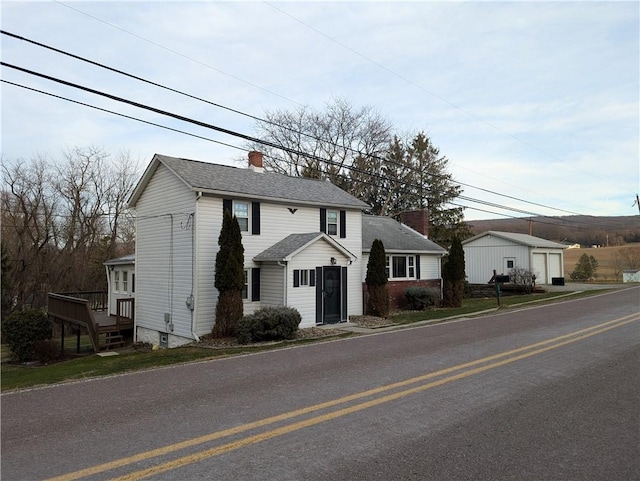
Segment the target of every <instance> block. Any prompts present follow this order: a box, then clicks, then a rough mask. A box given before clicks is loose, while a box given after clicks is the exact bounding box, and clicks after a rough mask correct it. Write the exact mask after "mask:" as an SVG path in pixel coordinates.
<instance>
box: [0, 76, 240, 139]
mask: <svg viewBox="0 0 640 481" xmlns="http://www.w3.org/2000/svg"><path fill="white" fill-rule="evenodd" d="M0 82H2V83H6V84H9V85H14V86H16V87H20V88H23V89H26V90H31V91H32V92H37V93H40V94H43V95H48V96H49V97H55V98H57V99H61V100H66V101H67V102H72V103H74V104H78V105H82V106H83V107H89V108H90V109H95V110H100V111H102V112H106V113H108V114H113V115H118V116H119V117H124V118H126V119H130V120H135V121H136V122H141V123H143V124H148V125H152V126H154V127H160V128H161V129H166V130H171V131H173V132H177V133H179V134H184V135H189V136H191V137H195V138H197V139H201V140H206V141H207V142H213V143H216V144H220V145H224V146H225V147H231V148H232V149H238V150H243V151H248V149H244V148H242V147H237V146H235V145H232V144H228V143H226V142H221V141H219V140H213V139H210V138H208V137H204V136H202V135H197V134H192V133H191V132H187V131H185V130H180V129H175V128H173V127H167V126H166V125H162V124H157V123H155V122H150V121H148V120H143V119H139V118H137V117H133V116H131V115H126V114H122V113H120V112H115V111H113V110H108V109H104V108H102V107H97V106H95V105H91V104H88V103H85V102H80V101H78V100H73V99H70V98H68V97H63V96H61V95H56V94H52V93H49V92H45V91H43V90H38V89H36V88H33V87H27V86H26V85H20V84H17V83H15V82H10V81H8V80H4V79H0Z"/></svg>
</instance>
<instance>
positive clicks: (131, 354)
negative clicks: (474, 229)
mask: <svg viewBox="0 0 640 481" xmlns="http://www.w3.org/2000/svg"><path fill="white" fill-rule="evenodd" d="M601 292H604V289H603V290H597V291H588V292H582V293H578V294H574V295H572V296H571V298H572V299H573V298H576V297H582V296H586V295H593V294H597V293H601ZM563 294H566V293H562V292H554V293H545V294H532V295H526V296H505V297H502V298H501V304H502V306H503V308H508V306H512V305H514V304H520V305H522V304H523V303H529V302H537V301H541V302H553V300H554V299H559V300H561V299H562V298H564V296H563ZM496 307H497V303H496V299H495V298H488V299H468V300H465V301H464V303H463V306H462V307H461V308H457V309H436V310H433V311H417V312H403V313H400V314H398V315H395V316H393V320H394V321H395V322H396V323H398V324H410V323H413V322H418V321H425V320H438V319H446V318H449V317H454V316H462V315H466V314H473V313H477V312H479V311H485V310H487V309H492V308H496ZM345 335H350V334H347V333H345ZM309 342H314V340H309V339H307V340H298V341H286V342H282V343H275V344H268V345H261V346H253V347H229V348H224V349H221V348H218V349H209V348H203V347H193V346H185V347H178V348H174V349H160V350H157V351H150V350H140V351H135V350H133V349H127V350H124V351H121V352H120V354H119V355H117V356H109V357H100V356H97V355H95V354H92V353H91V354H89V355H86V356H80V357H76V358H73V359H70V360H67V361H63V362H56V363H52V364H48V365H44V366H42V365H31V366H29V365H15V364H10V363H9V362H7V361H8V358H9V349H8V347H7V346H6V345H2V346H0V359H1V360H2V364H1V366H0V376H1V379H0V381H1V382H0V387H1V390H2V391H8V390H12V389H24V388H29V387H34V386H40V385H45V384H56V383H59V382H65V381H73V380H78V379H87V378H92V377H97V376H106V375H109V374H118V373H123V372H127V371H135V370H139V369H148V368H153V367H159V366H168V365H171V364H179V363H186V362H193V361H199V360H206V359H214V358H220V357H228V356H234V355H239V354H245V353H248V352H258V351H264V350H271V349H278V348H281V347H283V346H291V345H292V344H301V343H309ZM86 343H88V341H87V342H86ZM86 343H83V347H84V344H86ZM65 346H66V347H67V352H72V351H73V349H72V347H73V348H74V349H75V341H74V342H68V341H67V340H65Z"/></svg>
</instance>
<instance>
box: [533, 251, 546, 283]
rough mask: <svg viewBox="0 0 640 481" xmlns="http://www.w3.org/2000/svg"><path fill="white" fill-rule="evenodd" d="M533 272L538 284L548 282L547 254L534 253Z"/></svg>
mask: <svg viewBox="0 0 640 481" xmlns="http://www.w3.org/2000/svg"><path fill="white" fill-rule="evenodd" d="M533 273H534V274H535V275H536V284H547V283H548V282H549V281H548V280H547V254H544V253H542V254H533Z"/></svg>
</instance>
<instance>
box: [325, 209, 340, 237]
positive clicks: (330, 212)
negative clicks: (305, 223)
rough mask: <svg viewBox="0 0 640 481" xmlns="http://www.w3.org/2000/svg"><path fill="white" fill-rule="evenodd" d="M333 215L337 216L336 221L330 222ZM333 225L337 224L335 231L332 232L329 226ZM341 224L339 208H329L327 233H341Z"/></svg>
mask: <svg viewBox="0 0 640 481" xmlns="http://www.w3.org/2000/svg"><path fill="white" fill-rule="evenodd" d="M332 215H335V218H336V221H335V223H333V222H329V219H330V218H331V216H332ZM331 225H335V226H336V231H335V232H334V233H331V230H330V229H329V226H331ZM339 226H340V213H339V212H338V211H337V210H328V211H327V235H338V234H340V232H339Z"/></svg>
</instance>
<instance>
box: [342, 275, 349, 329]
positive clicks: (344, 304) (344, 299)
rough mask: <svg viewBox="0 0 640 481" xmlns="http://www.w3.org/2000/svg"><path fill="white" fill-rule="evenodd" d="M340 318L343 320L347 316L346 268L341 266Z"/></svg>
mask: <svg viewBox="0 0 640 481" xmlns="http://www.w3.org/2000/svg"><path fill="white" fill-rule="evenodd" d="M341 287H342V320H343V321H345V320H346V319H347V317H348V315H347V268H346V267H343V268H342V282H341Z"/></svg>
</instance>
